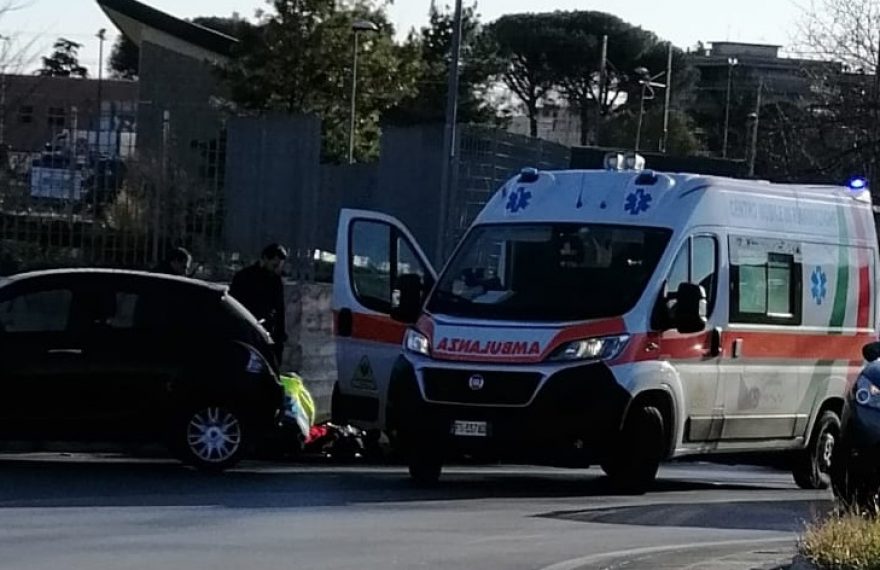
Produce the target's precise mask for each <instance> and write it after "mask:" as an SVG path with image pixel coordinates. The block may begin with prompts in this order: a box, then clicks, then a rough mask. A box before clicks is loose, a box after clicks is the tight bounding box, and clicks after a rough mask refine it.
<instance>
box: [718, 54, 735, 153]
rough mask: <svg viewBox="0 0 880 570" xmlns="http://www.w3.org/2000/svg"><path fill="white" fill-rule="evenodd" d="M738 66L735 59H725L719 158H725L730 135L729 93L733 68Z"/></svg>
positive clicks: (731, 86) (731, 85)
mask: <svg viewBox="0 0 880 570" xmlns="http://www.w3.org/2000/svg"><path fill="white" fill-rule="evenodd" d="M737 65H739V60H738V59H737V58H735V57H729V58H727V95H726V97H725V100H724V142H723V143H722V146H721V156H722V157H723V158H727V141H728V138H729V134H730V93H731V91H732V88H733V68H734V67H736V66H737Z"/></svg>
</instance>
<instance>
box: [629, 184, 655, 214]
mask: <svg viewBox="0 0 880 570" xmlns="http://www.w3.org/2000/svg"><path fill="white" fill-rule="evenodd" d="M653 200H654V197H653V196H651V195H650V194H648V193H647V192H645V189H644V188H639V189H638V190H636V191H635V192H633V193H632V194H630V195H629V196H627V197H626V203H625V204H624V205H623V209H624V210H626V211H627V212H629V213H630V214H632V215H633V216H638V215H639V214H641V213H642V212H647V211H648V210H650V209H651V202H652V201H653Z"/></svg>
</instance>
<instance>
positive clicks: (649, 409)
mask: <svg viewBox="0 0 880 570" xmlns="http://www.w3.org/2000/svg"><path fill="white" fill-rule="evenodd" d="M665 434H666V428H665V422H664V420H663V414H662V413H661V412H660V410H659V409H657V408H655V407H654V406H648V405H637V406H636V407H634V408H633V409H631V410H630V412H629V413H628V414H627V417H626V421H625V422H624V425H623V429H622V430H621V432H620V435H619V438H618V440H617V445H616V446H615V449H614V451H612V455H611V456H610V457H609V458H608V459H607V460H606V461H604V462H602V470H603V471H604V472H605V474H606V475H608V477H609V479H611V483H612V485H613V486H614V487H615V488H617V489H620V490H622V491H626V492H632V493H644V492H646V491H647V490H648V489H649V488H650V487H651V486H652V485H653V484H654V480H655V479H656V478H657V471H658V469H659V468H660V461H661V460H662V459H663V455H664V453H665V446H666V435H665Z"/></svg>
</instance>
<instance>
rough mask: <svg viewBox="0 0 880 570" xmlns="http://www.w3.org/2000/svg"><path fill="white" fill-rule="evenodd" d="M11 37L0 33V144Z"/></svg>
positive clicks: (1, 142) (3, 138)
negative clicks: (1, 60) (1, 43)
mask: <svg viewBox="0 0 880 570" xmlns="http://www.w3.org/2000/svg"><path fill="white" fill-rule="evenodd" d="M11 41H12V38H11V37H9V36H4V35H2V34H0V42H3V51H2V52H0V57H2V58H3V65H2V69H0V145H4V144H6V65H7V63H8V61H9V42H11Z"/></svg>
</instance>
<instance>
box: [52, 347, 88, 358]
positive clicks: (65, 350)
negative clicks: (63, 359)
mask: <svg viewBox="0 0 880 570" xmlns="http://www.w3.org/2000/svg"><path fill="white" fill-rule="evenodd" d="M82 353H83V351H82V349H81V348H53V349H50V350H48V351H47V354H69V355H74V356H79V355H81V354H82Z"/></svg>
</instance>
